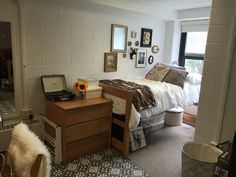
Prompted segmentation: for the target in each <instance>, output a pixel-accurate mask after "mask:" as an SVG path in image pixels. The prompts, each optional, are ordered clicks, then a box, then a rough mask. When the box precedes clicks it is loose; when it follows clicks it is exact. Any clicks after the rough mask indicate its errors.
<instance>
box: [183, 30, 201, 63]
mask: <svg viewBox="0 0 236 177" xmlns="http://www.w3.org/2000/svg"><path fill="white" fill-rule="evenodd" d="M186 41H187V32H182V33H181V38H180V48H179V66H183V67H184V66H185V60H189V59H191V60H204V57H205V54H198V53H185V48H186Z"/></svg>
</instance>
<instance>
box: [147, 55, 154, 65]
mask: <svg viewBox="0 0 236 177" xmlns="http://www.w3.org/2000/svg"><path fill="white" fill-rule="evenodd" d="M153 61H154V57H153V56H152V55H150V56H149V57H148V64H149V65H151V64H152V63H153Z"/></svg>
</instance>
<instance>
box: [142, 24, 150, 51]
mask: <svg viewBox="0 0 236 177" xmlns="http://www.w3.org/2000/svg"><path fill="white" fill-rule="evenodd" d="M151 45H152V29H147V28H141V40H140V46H141V47H151Z"/></svg>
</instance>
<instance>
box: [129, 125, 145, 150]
mask: <svg viewBox="0 0 236 177" xmlns="http://www.w3.org/2000/svg"><path fill="white" fill-rule="evenodd" d="M129 139H130V142H129V143H130V150H131V151H136V150H138V149H140V148H143V147H145V146H147V144H146V139H145V136H144V132H143V128H138V129H135V130H133V131H130V132H129Z"/></svg>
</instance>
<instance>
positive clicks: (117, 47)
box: [111, 24, 128, 53]
mask: <svg viewBox="0 0 236 177" xmlns="http://www.w3.org/2000/svg"><path fill="white" fill-rule="evenodd" d="M127 36H128V26H125V25H117V24H112V25H111V52H120V53H126V52H127Z"/></svg>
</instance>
